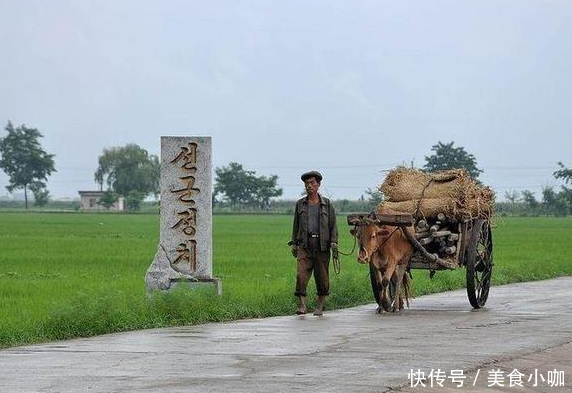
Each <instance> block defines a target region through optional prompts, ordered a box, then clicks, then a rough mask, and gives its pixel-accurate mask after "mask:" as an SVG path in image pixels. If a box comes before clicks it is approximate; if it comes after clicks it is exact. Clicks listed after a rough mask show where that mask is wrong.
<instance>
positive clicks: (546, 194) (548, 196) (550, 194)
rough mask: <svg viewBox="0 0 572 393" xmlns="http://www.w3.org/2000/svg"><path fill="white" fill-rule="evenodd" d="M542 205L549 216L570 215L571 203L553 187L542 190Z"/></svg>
mask: <svg viewBox="0 0 572 393" xmlns="http://www.w3.org/2000/svg"><path fill="white" fill-rule="evenodd" d="M542 204H543V205H544V208H545V210H546V212H547V213H548V214H554V215H555V216H565V215H566V214H567V213H568V205H569V202H568V200H567V199H566V196H565V194H564V193H562V192H555V191H554V189H553V188H552V187H545V188H543V189H542Z"/></svg>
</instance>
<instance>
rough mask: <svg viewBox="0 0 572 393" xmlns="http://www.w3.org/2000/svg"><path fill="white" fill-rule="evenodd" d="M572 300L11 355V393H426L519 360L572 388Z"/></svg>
mask: <svg viewBox="0 0 572 393" xmlns="http://www.w3.org/2000/svg"><path fill="white" fill-rule="evenodd" d="M571 299H572V278H560V279H555V280H549V281H540V282H534V283H525V284H517V285H507V286H502V287H494V288H492V289H491V297H490V299H489V303H488V304H487V308H485V309H482V310H478V311H471V308H470V306H469V303H468V301H467V298H466V295H465V292H464V291H454V292H447V293H441V294H435V295H430V296H423V297H420V298H417V299H414V301H413V304H412V308H411V309H409V310H406V311H405V312H403V313H401V314H398V315H392V314H384V315H377V314H375V312H374V307H373V305H368V306H361V307H355V308H351V309H346V310H339V311H331V312H327V313H326V314H325V316H324V317H314V316H303V317H295V316H288V317H276V318H267V319H257V320H244V321H238V322H231V323H221V324H206V325H199V326H190V327H181V328H171V329H157V330H146V331H137V332H130V333H122V334H111V335H105V336H100V337H95V338H90V339H78V340H72V341H63V342H56V343H49V344H43V345H34V346H27V347H19V348H12V349H9V350H4V351H0V392H2V393H4V392H6V393H8V392H9V393H32V392H43V393H44V392H66V393H67V392H69V393H80V392H93V393H96V392H105V393H110V392H130V393H131V392H161V393H174V392H185V393H188V392H290V391H304V392H309V391H311V392H383V391H387V390H388V389H390V388H394V389H395V388H400V387H401V388H404V389H405V390H408V391H419V392H421V391H422V389H417V388H410V387H408V385H409V379H408V377H407V374H408V372H409V371H410V370H411V369H414V370H417V369H420V370H422V371H424V372H426V373H428V372H429V371H430V370H432V369H441V370H444V371H446V372H447V373H449V372H450V370H464V372H465V373H467V374H469V373H471V372H472V373H475V372H476V371H477V370H478V369H479V368H481V367H483V373H484V372H485V370H484V367H489V366H491V365H493V366H495V364H499V365H502V367H510V366H511V364H515V365H516V364H520V363H518V361H519V359H520V360H521V361H525V362H526V365H527V367H528V368H527V370H528V369H531V370H532V369H534V368H536V369H538V371H539V372H541V373H544V375H546V374H547V372H548V371H549V370H550V371H552V370H557V371H564V369H563V367H564V365H566V364H568V368H567V370H568V371H569V373H568V374H565V379H566V378H567V379H568V380H570V379H572V375H571V374H570V372H572V370H570V366H569V365H570V363H572V362H571V361H570V360H571V359H572V355H569V354H570V350H571V349H572V346H571V345H570V344H568V345H566V344H567V343H570V342H572V301H571ZM546 348H553V349H552V350H547V351H542V350H544V349H546ZM550 351H552V353H556V354H557V356H556V358H554V356H550V353H551V352H550ZM546 354H548V355H546ZM568 356H569V358H567V357H568ZM563 357H564V360H565V361H564V362H563V361H562V360H563ZM553 358H554V359H553ZM511 359H513V360H511ZM523 359H524V360H523ZM531 359H532V360H531ZM534 359H537V360H534ZM535 361H536V362H538V364H535V363H534V362H535ZM491 362H492V363H491ZM494 362H498V363H494ZM511 362H516V363H511ZM531 362H532V363H531ZM495 368H496V366H495ZM511 370H512V369H511ZM511 370H508V371H507V373H508V372H510V371H511ZM523 371H525V370H523ZM530 383H531V382H530ZM530 383H528V382H527V383H525V385H526V384H528V385H530ZM451 386H452V385H451V384H449V388H451ZM477 386H479V385H477ZM571 386H572V383H571V382H570V381H566V380H565V386H564V387H551V388H550V389H549V390H546V391H550V392H563V391H567V392H569V391H572V389H571ZM455 389H456V388H455ZM455 389H452V390H455ZM473 389H476V387H475V388H473ZM482 389H483V390H482V391H483V392H485V391H486V392H492V391H494V389H493V388H487V387H486V386H485V387H484V388H482ZM518 389H519V388H512V390H508V391H515V392H519V391H522V390H518ZM455 391H461V390H460V389H458V390H455ZM470 391H477V390H470Z"/></svg>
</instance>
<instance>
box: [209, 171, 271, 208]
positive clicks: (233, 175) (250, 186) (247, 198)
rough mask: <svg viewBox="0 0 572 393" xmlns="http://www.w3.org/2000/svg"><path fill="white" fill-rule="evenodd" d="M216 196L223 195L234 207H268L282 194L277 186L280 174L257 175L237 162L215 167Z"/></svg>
mask: <svg viewBox="0 0 572 393" xmlns="http://www.w3.org/2000/svg"><path fill="white" fill-rule="evenodd" d="M215 175H216V177H215V186H214V196H219V195H220V196H221V197H222V198H223V199H224V200H226V201H227V202H228V203H230V204H231V206H232V207H241V206H244V205H252V206H254V205H258V206H260V207H261V208H268V207H269V205H270V199H271V198H274V197H278V196H280V195H282V189H281V188H278V187H277V181H278V176H276V175H271V176H269V177H266V176H260V177H257V176H256V172H254V171H248V170H246V169H244V168H243V167H242V165H241V164H239V163H237V162H231V163H230V164H228V166H227V167H224V166H223V167H219V168H215Z"/></svg>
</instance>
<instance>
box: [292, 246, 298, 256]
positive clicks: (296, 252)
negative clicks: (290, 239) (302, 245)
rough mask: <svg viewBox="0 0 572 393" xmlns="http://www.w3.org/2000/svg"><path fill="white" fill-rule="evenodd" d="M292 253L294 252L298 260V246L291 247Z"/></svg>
mask: <svg viewBox="0 0 572 393" xmlns="http://www.w3.org/2000/svg"><path fill="white" fill-rule="evenodd" d="M291 251H292V255H293V256H294V258H298V246H296V245H293V246H292V247H291Z"/></svg>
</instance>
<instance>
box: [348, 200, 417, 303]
mask: <svg viewBox="0 0 572 393" xmlns="http://www.w3.org/2000/svg"><path fill="white" fill-rule="evenodd" d="M378 213H379V214H386V215H391V214H401V213H398V212H395V211H392V210H389V209H381V210H380V211H378ZM403 231H411V232H412V231H413V229H412V228H411V227H397V226H392V225H382V224H379V223H376V222H375V219H374V217H370V218H366V219H365V222H364V225H359V226H357V227H356V228H355V229H352V230H350V232H351V233H352V235H354V236H356V238H357V241H358V244H359V253H358V262H359V263H364V264H365V263H369V264H370V272H371V274H372V275H375V276H373V277H372V287H373V290H374V295H375V298H376V300H377V301H378V305H379V307H378V309H377V312H381V311H382V309H383V310H385V311H393V312H396V311H399V310H401V309H403V299H404V298H405V302H406V303H407V307H409V299H410V282H409V278H408V277H407V274H406V272H407V266H408V264H409V260H410V258H411V254H412V253H413V246H412V245H411V243H410V242H409V240H407V238H406V237H405V234H404V233H403ZM390 282H391V283H392V284H393V292H394V294H393V296H390V293H389V291H390V289H389V287H390ZM376 290H377V291H378V292H377V293H375V291H376ZM402 290H403V292H404V295H405V296H404V297H403V296H402V293H401V292H402ZM391 297H393V299H391Z"/></svg>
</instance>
